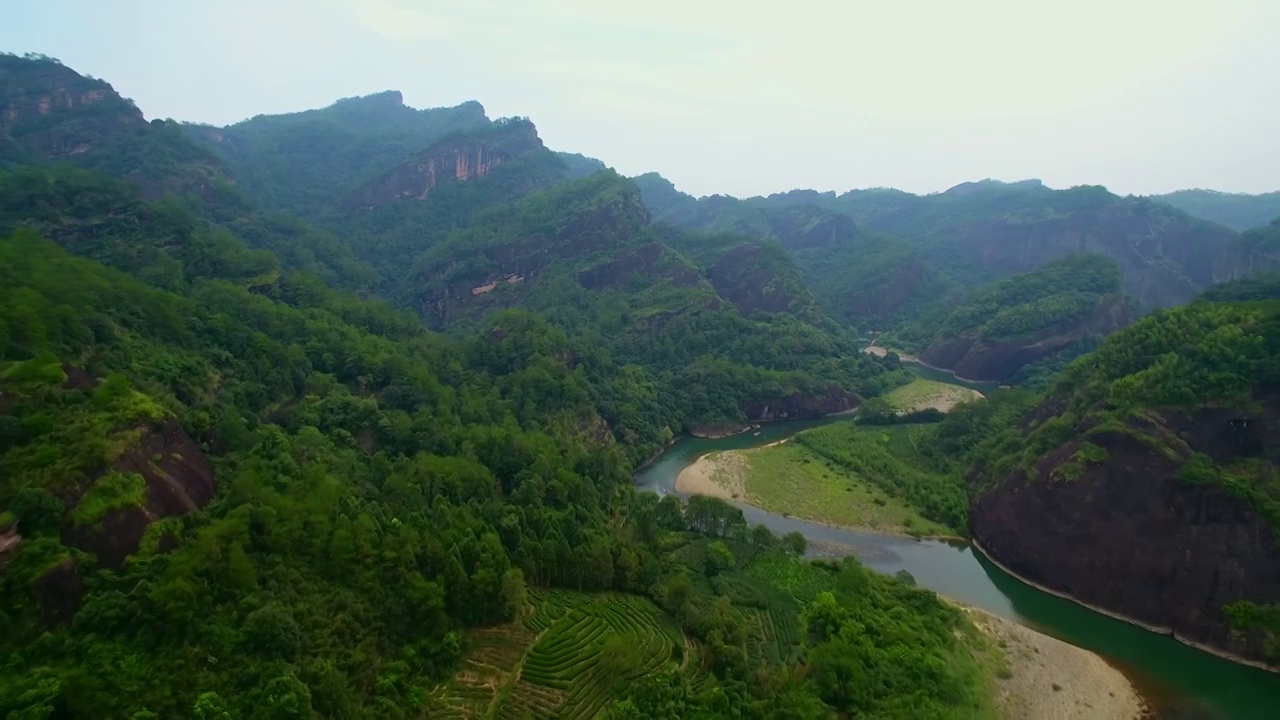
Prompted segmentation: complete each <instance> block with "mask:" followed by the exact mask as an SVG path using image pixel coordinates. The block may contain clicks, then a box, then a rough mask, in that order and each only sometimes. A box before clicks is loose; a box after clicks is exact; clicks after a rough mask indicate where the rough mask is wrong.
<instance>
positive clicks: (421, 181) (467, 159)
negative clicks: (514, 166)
mask: <svg viewBox="0 0 1280 720" xmlns="http://www.w3.org/2000/svg"><path fill="white" fill-rule="evenodd" d="M542 146H543V145H542V140H541V139H540V138H539V137H538V132H537V129H536V128H534V126H533V123H530V122H528V121H518V120H517V121H510V122H507V123H506V124H505V125H502V126H499V127H498V128H497V129H495V130H493V131H491V132H486V133H481V134H479V135H461V136H458V137H455V138H448V139H445V140H442V141H440V142H438V143H436V144H435V145H432V146H431V147H430V148H427V150H425V151H424V152H423V153H422V154H421V155H419V156H418V157H417V158H414V159H413V160H410V161H409V162H406V163H405V164H403V165H401V166H400V167H398V168H396V169H394V170H392V171H391V172H389V173H387V174H386V175H383V176H382V177H380V178H378V179H376V180H374V181H372V182H370V183H368V184H366V185H364V186H362V187H360V188H359V189H357V190H356V191H355V192H353V193H351V195H349V196H348V197H347V199H346V201H345V202H344V205H345V206H347V207H350V208H360V209H364V210H368V209H371V208H374V207H377V206H379V205H383V204H386V203H388V202H393V201H395V200H405V199H412V200H422V199H425V198H426V197H427V196H428V195H430V194H431V191H432V190H434V189H435V188H436V186H437V185H439V184H440V183H441V182H444V181H445V180H447V179H453V180H458V181H461V182H466V181H468V180H473V179H475V178H479V177H484V176H485V175H488V174H489V173H491V172H493V171H494V169H496V168H497V167H498V166H499V165H501V164H503V163H504V162H508V161H510V160H511V159H513V158H515V157H517V156H519V155H523V154H524V153H528V152H533V151H535V150H538V149H540V148H542Z"/></svg>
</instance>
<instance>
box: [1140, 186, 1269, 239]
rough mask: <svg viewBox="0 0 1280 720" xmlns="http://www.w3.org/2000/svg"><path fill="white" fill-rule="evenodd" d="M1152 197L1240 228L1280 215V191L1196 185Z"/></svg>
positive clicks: (1267, 221)
mask: <svg viewBox="0 0 1280 720" xmlns="http://www.w3.org/2000/svg"><path fill="white" fill-rule="evenodd" d="M1149 197H1150V198H1151V199H1152V200H1158V201H1160V202H1162V203H1165V204H1166V205H1172V206H1174V207H1176V208H1178V209H1180V210H1183V211H1185V212H1186V213H1187V214H1189V215H1194V216H1195V217H1198V218H1204V219H1205V220H1210V221H1212V222H1216V223H1218V224H1220V225H1225V226H1227V227H1229V228H1231V229H1232V230H1237V231H1240V232H1243V231H1245V230H1249V229H1251V228H1257V227H1262V226H1264V225H1266V224H1268V223H1270V222H1271V221H1272V220H1273V219H1275V218H1278V217H1280V191H1276V192H1269V193H1260V194H1258V195H1250V194H1248V193H1227V192H1218V191H1217V190H1200V189H1196V190H1178V191H1177V192H1171V193H1166V194H1164V195H1150V196H1149Z"/></svg>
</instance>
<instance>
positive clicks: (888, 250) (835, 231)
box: [634, 173, 950, 329]
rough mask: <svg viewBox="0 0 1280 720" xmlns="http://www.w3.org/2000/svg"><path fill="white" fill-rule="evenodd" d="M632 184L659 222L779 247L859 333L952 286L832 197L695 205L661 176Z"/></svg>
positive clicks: (798, 194) (714, 199)
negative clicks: (832, 205) (834, 205)
mask: <svg viewBox="0 0 1280 720" xmlns="http://www.w3.org/2000/svg"><path fill="white" fill-rule="evenodd" d="M634 180H635V182H636V184H637V185H638V186H640V189H641V192H642V193H643V194H644V199H645V204H646V205H647V206H648V207H649V209H650V212H652V213H653V216H654V220H655V221H657V222H662V223H668V224H671V225H674V226H676V227H681V228H692V229H700V230H708V231H713V232H724V231H728V232H734V233H738V234H742V235H745V236H747V237H751V238H754V239H755V241H756V242H757V243H759V244H761V245H763V246H768V245H770V244H774V243H776V244H777V245H780V246H781V247H782V248H784V249H785V251H786V254H787V255H789V256H790V257H791V260H792V262H793V263H794V264H795V266H796V269H797V271H798V273H799V275H800V277H801V278H802V279H803V280H804V282H805V283H806V284H807V285H808V286H809V288H810V289H811V290H812V292H813V294H814V297H815V299H816V300H817V301H818V303H819V304H820V305H822V307H823V308H824V309H825V310H826V311H827V312H828V313H830V314H831V315H833V316H834V317H837V318H840V319H841V320H844V321H847V322H850V323H852V324H854V325H855V326H856V327H859V328H862V329H878V328H881V327H884V326H885V324H886V323H889V324H892V323H893V322H894V321H896V320H897V319H899V318H901V317H904V316H905V315H907V314H910V313H912V312H913V311H920V310H921V309H922V308H926V307H930V306H931V305H932V304H934V303H937V302H939V301H940V300H941V298H942V297H943V296H944V295H945V294H946V293H947V291H948V288H949V287H950V283H949V282H948V281H947V280H946V279H945V278H942V277H941V276H939V274H938V273H936V272H934V271H932V270H930V269H929V268H927V267H926V266H925V265H924V263H923V262H922V261H921V259H920V257H919V256H918V254H917V253H916V252H915V251H914V250H913V249H912V248H911V247H910V246H908V245H907V244H906V243H904V242H902V241H900V240H897V239H896V238H892V237H888V236H885V235H883V234H879V233H874V232H868V231H866V230H865V229H863V228H860V227H858V226H857V225H856V224H855V223H854V221H853V218H852V217H851V216H850V215H848V214H845V213H842V212H836V211H833V210H831V209H829V208H828V207H826V205H825V204H826V203H827V202H828V201H829V200H831V199H833V198H834V197H835V194H834V193H827V194H823V193H817V192H813V191H793V192H791V193H787V194H785V195H784V196H770V197H769V198H750V199H746V200H739V199H737V198H732V197H727V196H720V195H717V196H711V197H705V198H701V199H697V198H694V197H693V196H691V195H688V194H686V193H683V192H680V191H679V190H677V189H676V187H675V186H674V185H672V184H671V182H670V181H668V180H667V179H666V178H664V177H662V176H661V175H658V174H657V173H648V174H645V175H641V176H639V177H636V178H634Z"/></svg>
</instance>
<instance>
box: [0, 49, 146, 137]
mask: <svg viewBox="0 0 1280 720" xmlns="http://www.w3.org/2000/svg"><path fill="white" fill-rule="evenodd" d="M146 124H147V123H146V120H145V119H143V117H142V112H141V111H140V110H138V108H137V107H135V106H134V105H133V103H131V102H129V101H128V100H125V99H124V98H122V97H120V95H119V94H117V93H116V91H115V89H114V88H112V87H111V85H110V84H108V83H106V82H104V81H102V80H94V79H91V78H87V77H84V76H82V75H80V74H79V73H77V72H76V71H74V70H72V69H71V68H68V67H65V66H63V65H61V64H59V63H57V62H56V61H52V60H30V59H25V58H19V57H13V56H0V136H8V138H9V139H10V140H11V145H10V147H11V148H13V149H15V150H18V151H21V152H24V153H26V154H27V155H32V156H36V157H41V158H55V159H61V158H68V157H73V156H76V155H82V154H84V153H87V152H89V151H90V150H93V149H96V148H99V147H101V146H103V145H104V144H106V143H107V142H109V141H110V140H112V139H113V138H115V137H116V136H118V135H120V134H122V133H128V132H131V131H135V130H138V129H141V128H143V127H145V126H146Z"/></svg>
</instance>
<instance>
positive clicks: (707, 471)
mask: <svg viewBox="0 0 1280 720" xmlns="http://www.w3.org/2000/svg"><path fill="white" fill-rule="evenodd" d="M779 442H784V441H779ZM771 444H777V443H771ZM746 462H747V460H746V458H744V457H743V456H742V454H741V453H737V452H732V451H730V452H717V453H710V454H707V455H703V456H702V457H700V458H698V459H697V460H695V461H693V462H692V463H690V464H689V465H688V466H687V467H685V469H683V470H681V471H680V474H679V475H677V476H676V492H679V493H685V494H689V495H707V496H710V497H717V498H722V499H725V500H741V501H743V502H749V498H748V496H747V487H746V483H745V482H744V478H745V477H746V475H747V473H746V467H745V465H746Z"/></svg>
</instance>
